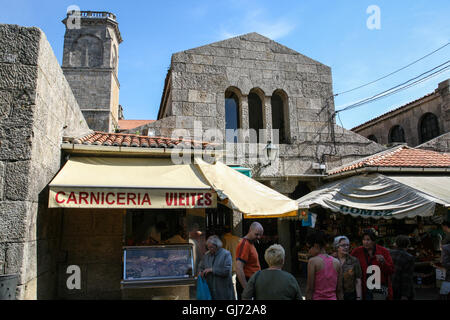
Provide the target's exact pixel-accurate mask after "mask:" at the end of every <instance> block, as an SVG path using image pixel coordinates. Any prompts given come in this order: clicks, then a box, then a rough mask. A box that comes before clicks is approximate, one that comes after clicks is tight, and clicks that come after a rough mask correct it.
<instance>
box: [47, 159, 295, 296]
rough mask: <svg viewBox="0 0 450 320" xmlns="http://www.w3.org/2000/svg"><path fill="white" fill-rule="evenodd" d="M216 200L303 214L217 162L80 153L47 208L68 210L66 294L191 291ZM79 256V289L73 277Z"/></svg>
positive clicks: (262, 212) (246, 210) (57, 181)
mask: <svg viewBox="0 0 450 320" xmlns="http://www.w3.org/2000/svg"><path fill="white" fill-rule="evenodd" d="M225 180H226V181H225ZM236 186H239V188H237V187H236ZM218 207H227V208H229V210H232V211H233V212H236V213H239V214H240V215H241V216H243V217H246V218H252V217H257V218H264V217H277V216H294V215H296V214H297V204H296V202H295V201H292V200H290V199H289V198H287V197H284V196H282V195H281V194H278V193H277V192H276V191H274V190H272V189H270V188H268V187H266V186H264V185H262V184H260V183H258V182H256V181H255V180H253V179H251V178H249V177H247V176H245V175H244V174H242V173H240V172H238V171H236V170H234V169H232V168H229V167H227V166H226V165H224V164H223V163H220V162H219V161H217V162H216V163H215V164H210V163H207V162H204V161H203V160H201V159H196V160H195V163H192V164H178V165H177V164H174V163H173V162H172V161H171V159H170V158H167V157H166V158H161V157H160V158H156V157H152V158H145V157H138V158H132V157H117V156H116V157H104V156H72V157H71V158H70V159H69V160H68V161H67V162H66V163H65V165H64V166H63V168H62V169H61V170H60V172H59V173H58V175H57V176H56V177H55V178H54V179H53V181H52V182H51V183H50V191H49V208H54V209H55V210H57V209H59V210H61V214H62V215H63V227H62V232H61V248H60V252H61V257H60V259H59V267H60V275H59V276H60V280H59V284H58V286H59V290H58V295H59V297H60V298H63V299H66V298H67V299H105V298H106V299H190V298H193V296H192V295H193V290H192V288H193V287H194V286H195V283H196V276H197V265H198V263H199V262H200V260H201V258H202V256H203V254H204V253H205V240H206V237H207V234H206V225H207V219H208V216H211V215H210V214H208V213H211V212H217V210H218ZM232 219H235V215H234V216H232ZM241 219H242V217H241ZM231 223H233V222H231ZM74 265H75V266H78V267H79V268H80V269H81V289H79V290H78V291H77V290H71V289H68V288H67V287H66V286H65V284H66V282H67V279H68V275H67V274H66V273H65V271H66V270H67V268H68V267H69V266H74Z"/></svg>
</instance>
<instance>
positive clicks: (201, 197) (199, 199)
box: [197, 193, 203, 206]
mask: <svg viewBox="0 0 450 320" xmlns="http://www.w3.org/2000/svg"><path fill="white" fill-rule="evenodd" d="M197 204H198V205H199V206H203V193H199V194H198V198H197Z"/></svg>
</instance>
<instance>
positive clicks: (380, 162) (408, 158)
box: [328, 146, 450, 175]
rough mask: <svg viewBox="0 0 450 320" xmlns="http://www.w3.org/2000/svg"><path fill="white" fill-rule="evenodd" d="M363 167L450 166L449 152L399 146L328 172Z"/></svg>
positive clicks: (332, 172)
mask: <svg viewBox="0 0 450 320" xmlns="http://www.w3.org/2000/svg"><path fill="white" fill-rule="evenodd" d="M363 167H405V168H450V154H449V153H442V152H436V151H430V150H423V149H414V148H410V147H407V146H399V147H395V148H392V149H389V150H387V151H383V152H379V153H377V154H374V155H372V156H369V157H366V158H362V159H359V160H357V161H354V162H352V163H350V164H347V165H344V166H341V167H339V168H336V169H333V170H331V171H329V172H328V174H329V175H333V174H337V173H342V172H346V171H351V170H354V169H358V168H363Z"/></svg>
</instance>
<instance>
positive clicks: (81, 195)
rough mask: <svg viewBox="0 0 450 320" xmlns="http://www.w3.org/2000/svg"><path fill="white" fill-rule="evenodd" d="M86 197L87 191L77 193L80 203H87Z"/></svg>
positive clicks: (87, 195)
mask: <svg viewBox="0 0 450 320" xmlns="http://www.w3.org/2000/svg"><path fill="white" fill-rule="evenodd" d="M88 197H89V193H87V192H80V194H79V195H78V203H79V204H81V201H84V203H86V204H89V202H88Z"/></svg>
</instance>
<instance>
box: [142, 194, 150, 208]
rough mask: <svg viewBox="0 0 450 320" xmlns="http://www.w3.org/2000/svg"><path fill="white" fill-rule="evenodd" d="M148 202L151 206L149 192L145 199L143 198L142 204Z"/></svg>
mask: <svg viewBox="0 0 450 320" xmlns="http://www.w3.org/2000/svg"><path fill="white" fill-rule="evenodd" d="M146 202H148V204H149V205H150V206H151V205H152V203H151V202H150V196H149V195H148V193H146V194H145V196H144V199H142V205H144V203H146Z"/></svg>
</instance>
